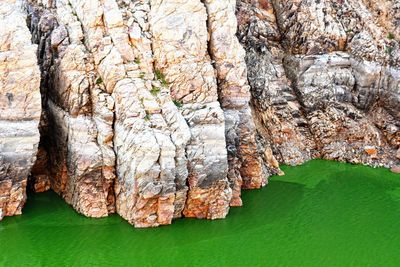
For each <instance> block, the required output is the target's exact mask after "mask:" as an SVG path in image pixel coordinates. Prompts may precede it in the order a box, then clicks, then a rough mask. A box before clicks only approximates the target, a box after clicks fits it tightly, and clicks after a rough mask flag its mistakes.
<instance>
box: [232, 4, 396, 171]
mask: <svg viewBox="0 0 400 267" xmlns="http://www.w3.org/2000/svg"><path fill="white" fill-rule="evenodd" d="M399 4H400V3H399V2H398V1H379V4H378V1H363V0H343V1H330V0H323V1H308V0H300V1H297V0H293V1H279V0H242V1H238V5H237V18H238V21H239V34H238V35H239V39H240V41H241V43H242V44H243V45H244V47H245V49H246V51H247V56H246V62H247V66H248V72H249V77H248V78H249V81H250V85H251V92H252V95H253V104H254V114H255V115H256V116H255V120H256V123H257V131H258V137H259V138H258V140H259V144H260V145H261V146H264V147H267V146H266V144H268V145H270V146H271V148H272V152H273V153H272V154H273V155H274V156H275V157H276V159H277V160H278V161H279V162H282V163H285V164H291V165H296V164H301V163H302V162H304V161H307V160H309V159H311V158H316V157H321V158H325V159H332V160H339V161H347V162H351V163H362V164H367V165H371V166H385V167H391V166H394V165H396V164H399V158H398V157H397V156H396V153H398V151H399V145H400V121H399V115H400V113H399V112H400V102H399V101H400V75H399V74H400V72H399V71H400V69H399V55H400V52H399V51H400V50H399V40H400V35H399V16H400V10H399ZM389 14H390V15H389ZM266 162H267V165H270V166H271V163H269V164H268V160H266ZM272 163H273V162H272ZM275 165H276V163H273V164H272V166H275Z"/></svg>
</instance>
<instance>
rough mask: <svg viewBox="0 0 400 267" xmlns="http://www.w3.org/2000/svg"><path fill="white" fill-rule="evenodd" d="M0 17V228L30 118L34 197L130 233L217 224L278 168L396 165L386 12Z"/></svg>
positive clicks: (399, 57)
mask: <svg viewBox="0 0 400 267" xmlns="http://www.w3.org/2000/svg"><path fill="white" fill-rule="evenodd" d="M22 3H23V4H24V5H26V13H27V14H29V16H28V19H27V21H26V23H27V25H28V27H29V29H30V31H31V33H32V42H34V43H36V44H37V45H38V47H37V49H36V47H35V45H32V44H31V41H30V38H31V36H30V34H29V32H28V30H27V27H26V26H25V25H26V24H25V17H26V15H25V14H26V13H23V12H22V11H21V10H22V9H21V8H15V7H17V6H21V5H22ZM0 15H1V17H0V19H1V20H2V22H4V23H3V24H7V27H5V28H4V29H3V28H2V29H1V31H0V32H1V34H2V35H1V36H0V38H2V41H3V42H2V43H3V44H4V45H3V44H2V45H1V46H0V47H1V54H0V56H1V58H0V67H1V68H3V69H4V70H5V73H8V74H7V75H3V76H2V77H1V80H0V81H1V82H2V84H1V91H0V92H1V94H0V97H3V98H4V100H2V101H1V103H0V108H2V111H3V112H2V114H0V123H3V124H7V125H8V127H11V129H14V128H15V130H11V131H10V130H9V129H8V130H4V129H5V128H4V127H2V128H0V162H1V163H2V165H1V167H0V183H1V184H0V211H1V213H0V218H1V217H2V215H1V214H3V213H5V214H6V215H12V214H14V213H15V214H17V213H20V209H21V207H22V204H23V202H24V200H25V187H26V183H27V182H26V181H27V176H28V174H29V173H30V167H31V166H32V164H33V162H34V158H35V155H36V147H37V144H38V136H39V135H38V130H37V128H38V125H37V124H38V120H39V116H40V117H41V121H40V125H39V131H40V144H39V150H38V152H37V160H36V163H35V164H34V166H33V168H32V172H31V176H30V179H29V183H30V185H31V186H30V187H31V188H32V189H33V190H35V191H36V192H42V191H45V190H48V189H49V188H51V189H52V190H54V191H55V192H57V193H58V194H59V195H60V196H62V197H63V198H64V199H65V200H66V202H68V203H69V204H71V205H72V206H73V207H74V209H75V210H77V211H78V212H80V213H82V214H84V215H86V216H90V217H104V216H108V214H110V213H114V212H116V213H118V214H119V215H121V216H122V217H123V218H124V219H126V220H127V221H128V222H129V223H131V224H133V225H134V226H135V227H155V226H159V225H166V224H170V223H171V222H172V220H173V219H174V218H179V217H182V216H185V217H195V218H207V219H219V218H224V217H225V216H226V215H227V214H228V211H229V208H230V206H240V205H242V200H241V197H240V195H241V190H242V189H255V188H260V187H262V186H264V185H266V184H267V178H268V176H269V175H274V174H278V175H282V174H283V172H282V171H281V170H280V168H279V164H282V163H283V164H289V165H298V164H302V163H303V162H306V161H308V160H310V159H313V158H324V159H331V160H339V161H346V162H351V163H362V164H367V165H371V166H385V167H388V168H392V170H393V171H397V170H398V166H399V165H400V163H399V160H400V150H399V146H400V122H399V117H400V64H399V62H400V52H399V51H400V49H399V39H400V30H399V28H400V27H399V25H400V3H399V2H398V1H396V0H384V1H379V3H378V1H370V0H340V1H332V0H320V1H310V0H288V1H280V0H238V1H235V0H226V1H221V0H173V1H172V0H164V1H163V0H91V1H85V0H27V1H21V2H15V1H10V0H8V1H3V2H2V3H0ZM14 17H15V18H16V21H17V22H18V23H13V24H12V25H8V24H11V23H7V21H8V20H10V19H11V18H12V19H14ZM3 32H4V34H3ZM35 51H36V52H37V53H36V56H37V62H36V59H35V56H34V52H35ZM9 54H10V56H9ZM3 55H4V56H3ZM1 59H3V60H1ZM37 64H38V65H39V66H40V74H39V70H38V67H37ZM39 76H40V77H39ZM27 77H29V78H27ZM39 80H40V92H41V100H42V101H41V102H42V104H40V96H39V93H38V92H39V90H38V88H39ZM3 84H4V85H3ZM17 84H18V86H17ZM17 92H18V94H17ZM9 125H11V126H9ZM13 125H15V127H14V126H13ZM22 126H23V129H24V132H22V131H21V130H20V129H22ZM13 127H14V128H13ZM22 145H23V146H24V148H22ZM10 152H11V153H10ZM3 174H4V175H3ZM3 177H4V178H3Z"/></svg>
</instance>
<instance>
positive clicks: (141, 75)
mask: <svg viewBox="0 0 400 267" xmlns="http://www.w3.org/2000/svg"><path fill="white" fill-rule="evenodd" d="M144 74H145V73H144V72H143V71H142V72H141V73H140V74H139V78H140V79H143V78H144Z"/></svg>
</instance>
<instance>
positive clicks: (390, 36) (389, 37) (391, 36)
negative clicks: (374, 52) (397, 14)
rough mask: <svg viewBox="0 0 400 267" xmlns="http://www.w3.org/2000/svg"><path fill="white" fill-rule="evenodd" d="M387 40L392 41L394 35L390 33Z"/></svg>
mask: <svg viewBox="0 0 400 267" xmlns="http://www.w3.org/2000/svg"><path fill="white" fill-rule="evenodd" d="M387 38H388V39H389V40H394V34H393V33H391V32H389V34H388V36H387Z"/></svg>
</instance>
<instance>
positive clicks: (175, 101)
mask: <svg viewBox="0 0 400 267" xmlns="http://www.w3.org/2000/svg"><path fill="white" fill-rule="evenodd" d="M172 102H174V104H175V106H177V107H178V108H181V107H183V102H182V101H181V100H175V99H174V100H173V101H172Z"/></svg>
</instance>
